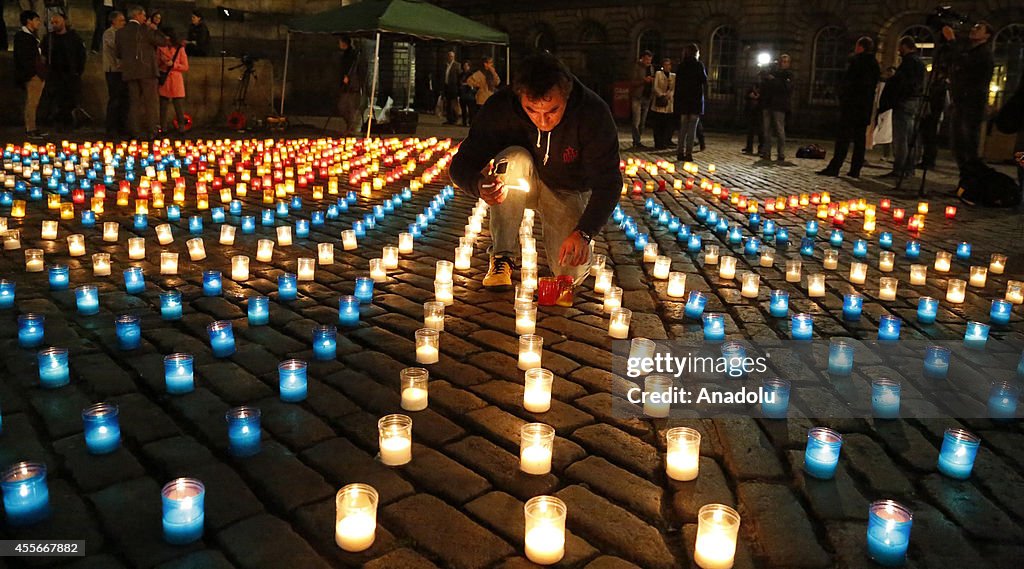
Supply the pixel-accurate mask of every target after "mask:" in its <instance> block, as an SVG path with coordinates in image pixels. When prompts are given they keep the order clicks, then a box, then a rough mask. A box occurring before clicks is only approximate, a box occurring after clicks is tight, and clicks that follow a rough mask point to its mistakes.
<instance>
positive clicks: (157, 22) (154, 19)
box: [149, 10, 164, 32]
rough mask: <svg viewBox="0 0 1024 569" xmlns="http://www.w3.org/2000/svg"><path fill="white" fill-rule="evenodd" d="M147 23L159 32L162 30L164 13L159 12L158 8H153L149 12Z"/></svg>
mask: <svg viewBox="0 0 1024 569" xmlns="http://www.w3.org/2000/svg"><path fill="white" fill-rule="evenodd" d="M149 23H150V24H153V25H154V26H155V27H156V29H158V30H160V31H161V32H162V31H164V15H163V14H161V13H160V10H154V11H153V12H152V14H150V16H149Z"/></svg>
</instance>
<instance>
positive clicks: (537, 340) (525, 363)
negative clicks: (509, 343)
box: [519, 334, 544, 370]
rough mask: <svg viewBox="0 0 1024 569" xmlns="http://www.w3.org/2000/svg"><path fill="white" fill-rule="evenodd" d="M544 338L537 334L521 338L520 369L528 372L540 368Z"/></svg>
mask: <svg viewBox="0 0 1024 569" xmlns="http://www.w3.org/2000/svg"><path fill="white" fill-rule="evenodd" d="M543 347H544V338H543V337H541V336H538V335H536V334H523V335H522V336H519V369H522V370H527V369H533V368H538V367H540V358H541V351H542V350H543Z"/></svg>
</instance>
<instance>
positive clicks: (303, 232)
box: [295, 219, 309, 238]
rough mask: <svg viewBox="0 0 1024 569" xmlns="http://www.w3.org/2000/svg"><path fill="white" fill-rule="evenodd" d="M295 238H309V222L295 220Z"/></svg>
mask: <svg viewBox="0 0 1024 569" xmlns="http://www.w3.org/2000/svg"><path fill="white" fill-rule="evenodd" d="M295 236H296V237H299V238H306V237H309V221H308V220H305V219H296V220H295Z"/></svg>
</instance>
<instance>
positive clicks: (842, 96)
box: [818, 36, 881, 178]
mask: <svg viewBox="0 0 1024 569" xmlns="http://www.w3.org/2000/svg"><path fill="white" fill-rule="evenodd" d="M880 72H881V71H880V69H879V67H878V60H877V59H875V42H874V40H872V39H871V38H869V37H867V36H864V37H862V38H860V39H858V40H857V43H856V45H854V47H853V57H852V58H850V64H849V65H848V66H847V67H846V74H845V75H843V82H842V85H841V87H840V90H839V124H838V128H839V130H838V132H837V133H836V146H835V150H834V151H833V153H832V160H831V161H830V162H829V163H828V166H826V167H825V169H824V170H821V171H819V172H818V174H820V175H822V176H838V175H839V169H840V168H842V166H843V162H844V161H846V152H847V150H849V148H850V143H851V142H853V158H852V159H851V161H850V172H849V175H850V177H851V178H858V177H860V169H861V168H862V167H863V166H864V149H865V144H866V139H867V127H868V124H869V123H870V122H871V110H872V107H873V106H874V102H875V88H876V87H877V85H878V76H879V74H880Z"/></svg>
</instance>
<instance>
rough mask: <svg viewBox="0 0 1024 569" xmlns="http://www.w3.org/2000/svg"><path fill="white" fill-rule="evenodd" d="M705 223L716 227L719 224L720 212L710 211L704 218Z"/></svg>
mask: <svg viewBox="0 0 1024 569" xmlns="http://www.w3.org/2000/svg"><path fill="white" fill-rule="evenodd" d="M704 224H705V225H707V226H708V227H714V226H715V225H717V224H718V212H717V211H709V212H708V215H707V217H705V218H704Z"/></svg>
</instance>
